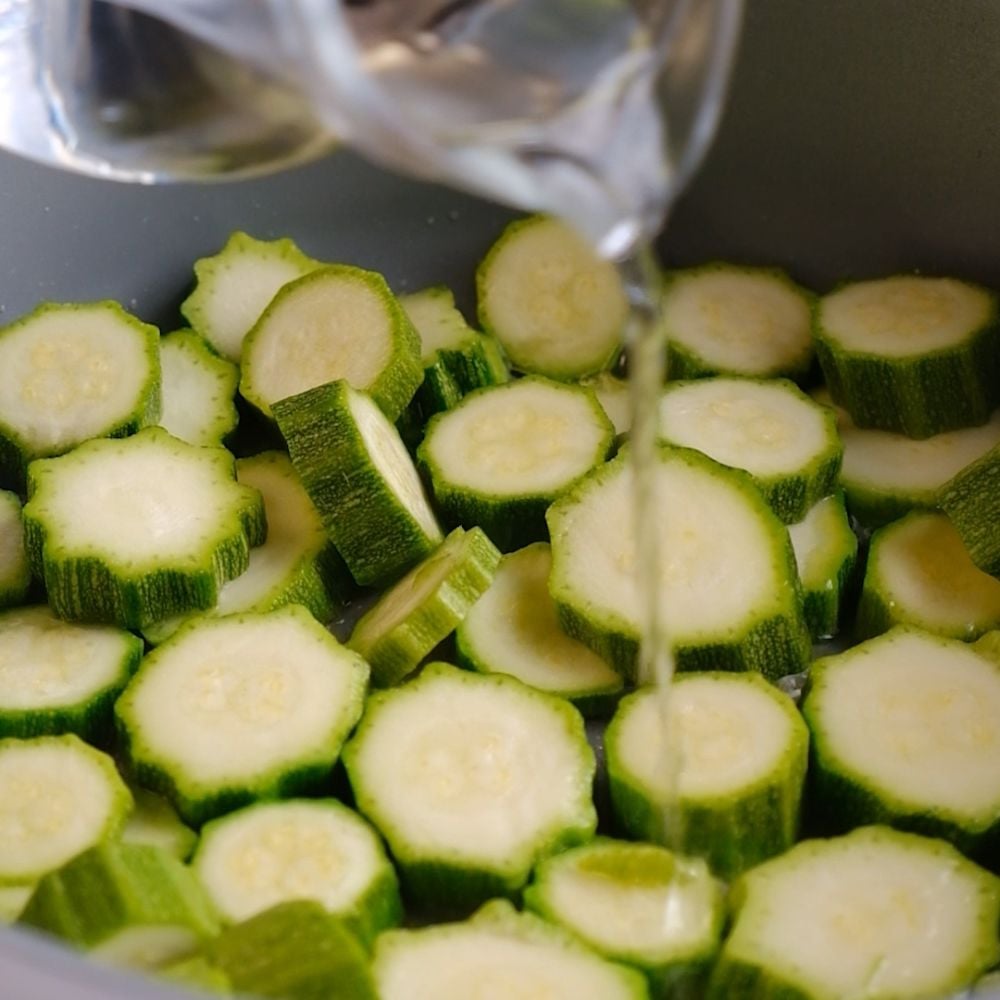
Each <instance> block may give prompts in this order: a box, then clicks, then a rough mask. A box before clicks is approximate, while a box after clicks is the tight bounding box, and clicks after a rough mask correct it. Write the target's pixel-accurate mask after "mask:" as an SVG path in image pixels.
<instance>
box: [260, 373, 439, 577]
mask: <svg viewBox="0 0 1000 1000" xmlns="http://www.w3.org/2000/svg"><path fill="white" fill-rule="evenodd" d="M274 412H275V416H276V418H277V420H278V426H279V427H280V428H281V433H282V434H283V435H284V436H285V440H286V441H287V442H288V451H289V454H290V455H291V457H292V464H293V465H294V466H295V471H296V472H297V473H298V474H299V478H300V479H301V480H302V485H303V486H304V487H305V490H306V492H307V493H308V494H309V496H310V498H311V499H312V502H313V503H314V504H315V506H316V510H318V511H319V515H320V518H321V519H322V521H323V525H324V526H325V528H326V530H327V533H328V534H329V536H330V538H331V539H332V540H333V543H334V545H336V547H337V551H338V552H340V554H341V556H343V558H344V562H346V563H347V566H348V568H349V569H350V571H351V573H352V574H353V576H354V579H355V580H356V581H357V582H358V583H359V584H361V585H362V586H367V585H372V586H385V585H386V584H389V583H392V582H394V581H395V580H397V579H398V578H399V576H400V575H401V574H402V573H404V572H406V570H408V569H409V568H410V567H411V566H413V565H414V564H415V563H417V562H419V561H420V560H421V559H422V558H423V557H424V556H426V555H428V554H429V553H430V552H432V551H433V550H434V549H435V548H436V547H437V546H438V545H439V544H440V542H441V538H442V535H441V529H440V527H439V526H438V523H437V519H436V518H435V516H434V511H433V510H432V509H431V506H430V504H429V503H428V501H427V497H426V495H425V494H424V489H423V486H422V484H421V482H420V476H419V474H418V473H417V470H416V468H415V467H414V465H413V460H412V459H411V458H410V455H409V453H408V452H407V450H406V446H405V445H404V444H403V442H402V440H401V438H400V436H399V432H398V431H397V430H396V428H395V427H393V425H392V424H391V423H390V421H389V420H388V418H386V416H385V415H384V414H383V413H382V412H381V410H379V408H378V407H377V406H376V405H375V402H374V401H373V400H372V399H371V397H369V396H367V395H365V394H364V393H362V392H357V391H355V390H354V389H352V388H351V387H350V385H348V383H347V382H345V381H338V382H332V383H330V384H329V385H323V386H317V387H316V388H315V389H309V390H307V391H306V392H303V393H300V394H299V395H297V396H292V397H290V398H288V399H283V400H281V401H279V402H278V403H276V404H275V408H274Z"/></svg>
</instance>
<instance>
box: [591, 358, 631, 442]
mask: <svg viewBox="0 0 1000 1000" xmlns="http://www.w3.org/2000/svg"><path fill="white" fill-rule="evenodd" d="M580 385H582V386H583V387H584V388H586V389H590V390H591V391H592V392H593V393H594V395H595V396H596V397H597V402H598V403H600V404H601V409H602V410H604V412H605V413H606V414H607V417H608V419H609V420H610V421H611V424H612V426H613V427H614V429H615V434H616V435H618V436H619V437H620V436H621V435H622V434H627V433H628V432H629V428H630V427H631V426H632V401H631V399H630V398H629V397H630V396H631V391H630V389H629V384H628V381H627V380H626V379H623V378H619V377H618V376H617V375H612V374H611V372H598V373H597V374H596V375H591V376H589V377H588V378H584V379H581V380H580Z"/></svg>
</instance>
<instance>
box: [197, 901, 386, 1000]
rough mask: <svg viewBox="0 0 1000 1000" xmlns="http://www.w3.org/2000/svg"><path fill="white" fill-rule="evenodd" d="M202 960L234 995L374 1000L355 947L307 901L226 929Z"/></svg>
mask: <svg viewBox="0 0 1000 1000" xmlns="http://www.w3.org/2000/svg"><path fill="white" fill-rule="evenodd" d="M208 955H209V957H210V958H211V959H212V961H213V963H214V964H216V965H218V966H219V968H221V969H222V971H223V972H224V973H225V974H226V976H227V978H228V979H229V981H230V982H231V984H232V987H233V989H234V990H235V991H236V992H237V993H239V994H240V995H250V994H251V993H252V994H253V995H254V996H255V997H262V998H272V997H273V998H274V1000H290V998H293V1000H379V998H378V995H377V994H376V992H375V986H374V983H373V982H372V973H371V966H370V963H369V960H368V955H367V954H366V952H365V950H364V948H363V947H362V945H361V943H360V942H359V941H358V939H357V938H356V937H355V936H354V935H353V934H352V933H351V931H350V930H348V929H347V927H346V926H345V925H344V923H343V922H342V921H340V920H338V919H337V918H336V917H334V916H332V915H331V914H329V913H327V912H326V910H324V909H323V907H322V906H320V904H319V903H317V902H315V901H313V900H306V899H299V900H293V901H291V902H287V903H279V904H278V905H277V906H272V907H271V908H270V909H269V910H265V911H264V912H263V913H258V914H257V915H256V916H254V917H251V918H250V919H249V920H246V921H244V922H243V923H241V924H236V925H235V926H233V927H226V928H225V929H224V930H223V931H222V933H221V934H220V935H219V937H218V938H217V939H216V940H215V941H214V942H213V943H212V944H211V946H210V947H209V949H208Z"/></svg>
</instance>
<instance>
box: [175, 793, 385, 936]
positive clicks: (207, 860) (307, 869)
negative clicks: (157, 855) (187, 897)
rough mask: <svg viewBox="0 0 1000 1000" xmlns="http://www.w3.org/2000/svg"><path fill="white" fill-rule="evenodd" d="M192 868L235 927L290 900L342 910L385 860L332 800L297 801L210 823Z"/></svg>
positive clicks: (366, 832) (359, 824)
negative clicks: (239, 922)
mask: <svg viewBox="0 0 1000 1000" xmlns="http://www.w3.org/2000/svg"><path fill="white" fill-rule="evenodd" d="M193 866H194V870H195V873H196V874H197V875H198V877H199V879H200V880H201V882H202V884H203V885H204V886H205V888H206V890H207V891H208V894H209V896H210V897H211V899H212V901H213V903H214V904H215V906H216V908H217V909H218V911H219V913H220V914H221V915H222V917H223V918H224V919H226V920H229V921H232V922H234V923H236V922H238V921H241V920H246V919H247V918H249V917H252V916H254V915H255V914H257V913H261V912H263V911H264V910H266V909H269V908H270V907H272V906H275V905H277V904H278V903H282V902H286V901H288V900H292V899H314V900H316V901H317V902H319V903H322V905H323V906H324V907H325V908H326V909H327V910H329V911H330V912H331V913H343V912H345V911H348V910H350V909H352V908H353V907H355V906H357V905H358V904H359V903H361V901H362V899H363V897H364V895H365V893H367V892H368V891H369V890H370V889H371V888H372V884H373V882H374V881H375V880H376V879H377V878H378V877H380V876H383V875H384V873H385V870H386V869H387V868H388V862H387V861H386V857H385V853H384V851H383V850H382V846H381V844H380V842H379V839H378V836H377V835H376V834H375V832H374V831H373V830H372V828H371V827H370V826H369V825H368V824H367V823H366V822H365V821H364V820H363V819H362V818H361V817H360V816H359V815H358V814H357V813H355V812H352V811H351V810H350V809H348V808H347V807H346V806H342V805H341V804H340V803H338V802H334V801H332V800H324V801H319V800H315V801H307V800H295V801H285V802H272V803H261V804H257V805H254V806H249V807H248V808H246V809H241V810H238V811H237V812H234V813H229V814H228V815H227V816H224V817H222V818H221V819H218V820H214V821H213V822H212V823H210V824H208V825H207V826H206V827H205V828H204V829H203V830H202V839H201V843H200V845H199V847H198V853H197V854H196V856H195V859H194V861H193Z"/></svg>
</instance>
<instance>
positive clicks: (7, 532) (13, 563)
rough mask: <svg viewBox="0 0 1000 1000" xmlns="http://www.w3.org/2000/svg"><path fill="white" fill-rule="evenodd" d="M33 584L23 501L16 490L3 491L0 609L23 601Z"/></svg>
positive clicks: (0, 499)
mask: <svg viewBox="0 0 1000 1000" xmlns="http://www.w3.org/2000/svg"><path fill="white" fill-rule="evenodd" d="M30 583H31V569H30V568H29V566H28V554H27V552H25V550H24V525H23V524H22V522H21V501H20V499H19V498H18V496H17V494H16V493H8V492H7V491H6V490H0V608H9V607H12V606H13V605H15V604H20V603H21V602H22V601H23V600H24V599H25V597H26V596H27V594H28V586H29V584H30Z"/></svg>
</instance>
